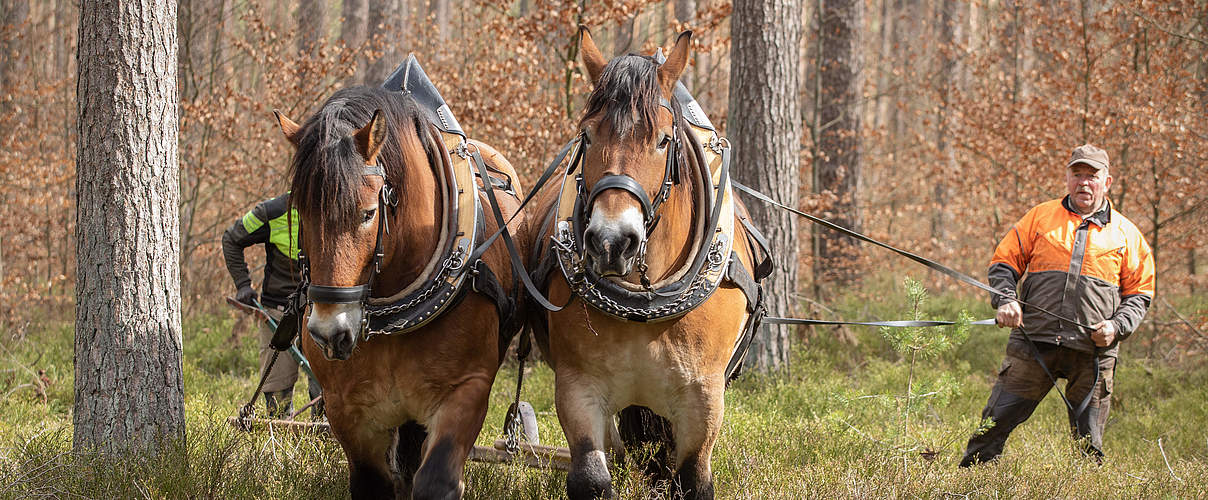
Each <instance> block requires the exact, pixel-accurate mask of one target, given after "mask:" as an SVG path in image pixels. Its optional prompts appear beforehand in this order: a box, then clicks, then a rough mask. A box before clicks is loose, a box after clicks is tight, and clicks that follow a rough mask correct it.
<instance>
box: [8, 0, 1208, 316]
mask: <svg viewBox="0 0 1208 500" xmlns="http://www.w3.org/2000/svg"><path fill="white" fill-rule="evenodd" d="M448 1H449V2H450V3H451V4H452V5H453V8H452V9H451V11H450V12H451V15H450V16H449V19H448V21H447V22H448V25H447V26H445V28H446V29H447V33H448V34H449V36H448V38H447V39H446V40H444V41H441V40H440V37H439V33H440V26H439V24H440V23H439V22H437V20H436V18H435V17H434V14H435V12H436V10H435V9H430V8H429V5H427V2H425V1H424V0H402V1H401V2H399V4H400V5H402V6H403V7H404V8H403V9H402V12H401V14H399V16H396V18H394V19H392V20H390V21H391V22H389V23H386V24H384V25H383V26H380V27H370V28H369V29H368V30H367V33H368V35H369V39H367V40H366V41H365V42H364V43H363V44H360V45H357V46H353V47H346V46H344V45H343V44H342V42H339V41H338V38H339V37H338V35H339V33H340V32H341V26H340V23H341V22H342V21H341V20H340V19H339V12H340V8H341V4H342V2H337V1H331V2H328V14H327V18H328V23H327V28H326V31H325V32H324V33H320V34H318V35H319V36H318V37H317V38H318V40H319V42H318V43H319V46H318V47H317V48H316V50H315V51H314V53H313V54H312V55H305V56H304V55H302V54H300V53H299V52H298V50H297V46H298V37H299V33H298V32H297V29H296V26H297V19H296V18H295V16H294V11H295V9H297V2H296V1H293V2H270V1H267V0H187V1H183V2H181V4H180V5H181V6H180V8H179V12H178V14H179V17H180V20H179V22H178V37H179V39H180V41H181V48H180V53H181V57H180V65H181V68H180V77H179V78H180V88H181V92H180V95H181V103H180V117H181V120H180V123H181V132H180V141H181V143H180V148H179V150H180V158H179V161H180V169H181V207H180V208H181V210H180V216H181V225H180V227H181V248H180V252H181V257H182V258H181V262H182V269H181V279H182V281H183V283H182V285H183V286H182V295H183V297H184V301H185V311H186V314H190V313H197V312H201V311H220V310H221V309H222V307H223V306H222V301H221V298H220V297H221V296H222V295H225V294H229V293H231V292H232V290H231V284H230V282H229V278H228V276H227V274H226V271H225V268H224V267H223V264H222V259H221V248H220V242H219V238H220V236H221V232H222V231H223V230H224V229H225V228H226V227H227V225H229V224H230V223H232V222H233V221H234V220H235V219H236V218H237V217H238V216H240V215H241V214H242V213H243V212H244V211H246V210H247V209H249V208H250V207H251V206H252V205H254V204H255V203H256V202H257V201H259V200H261V199H264V198H267V197H270V196H273V195H275V194H276V193H278V192H279V191H281V190H283V189H285V181H284V174H285V171H286V169H287V167H288V159H289V155H290V153H291V151H290V148H289V146H288V144H287V143H286V142H285V141H284V140H282V138H281V137H280V134H279V132H278V131H277V130H276V128H275V124H274V122H273V120H272V119H271V116H272V114H271V111H272V110H273V109H274V108H277V109H281V110H282V111H284V112H285V113H286V114H287V115H289V116H291V117H292V118H294V119H295V120H301V119H303V118H305V117H306V116H307V115H308V114H309V113H310V112H312V111H313V110H314V109H315V108H316V106H317V105H318V104H319V103H321V102H322V100H323V99H324V98H326V96H328V95H329V94H331V93H332V92H333V91H334V90H336V89H338V88H339V87H340V86H341V85H343V84H344V83H345V82H346V81H348V80H349V79H354V80H358V81H364V82H368V83H370V84H376V83H377V82H380V81H381V80H382V79H383V78H385V77H386V76H387V75H386V74H372V75H370V74H365V75H356V74H354V73H355V71H356V68H358V67H360V68H365V67H367V66H366V63H367V62H373V61H374V60H376V59H377V58H379V57H382V55H383V54H394V56H387V57H398V60H397V61H386V62H387V64H386V66H387V67H393V66H394V65H396V64H397V63H399V62H401V60H402V56H400V55H399V54H401V55H404V56H405V54H406V53H407V52H414V53H415V54H416V55H417V56H418V57H419V58H420V60H421V62H422V63H423V64H424V66H425V69H426V70H427V72H428V74H429V75H430V76H431V77H432V78H433V80H434V81H435V82H436V84H437V86H438V88H439V89H440V90H441V92H442V94H443V95H444V97H445V98H446V100H447V101H449V102H450V104H451V107H452V109H453V110H454V112H455V113H456V114H457V116H458V118H459V119H460V121H461V122H462V125H463V127H464V128H465V129H466V130H467V131H468V132H469V133H470V134H471V135H472V136H474V137H476V138H479V139H482V140H484V141H487V142H489V143H492V144H493V145H495V146H496V147H498V148H499V149H500V150H501V151H503V152H505V154H507V155H508V156H509V158H510V159H511V160H512V161H513V163H514V164H515V165H516V166H517V168H519V169H520V171H521V172H522V173H524V174H527V175H529V176H531V177H535V173H536V172H538V171H539V170H540V169H542V168H543V167H544V166H545V162H546V161H548V159H549V156H550V155H551V154H552V153H553V152H554V151H556V150H557V148H558V147H560V146H561V145H562V144H563V143H564V142H565V141H566V140H568V139H569V138H570V137H571V135H572V134H573V131H574V126H575V125H574V124H575V122H576V121H577V119H578V113H579V112H580V106H581V103H582V101H583V99H584V97H585V96H586V92H587V90H588V86H587V82H586V81H585V78H584V76H583V74H582V73H581V71H580V69H579V63H578V58H577V54H576V53H575V46H574V44H573V43H572V40H573V33H574V32H575V27H576V25H578V24H579V23H583V24H587V25H589V26H592V27H593V33H594V34H595V35H596V38H597V40H598V41H599V42H600V45H601V47H605V48H606V50H605V51H606V52H609V50H607V49H608V48H612V47H614V39H616V38H617V37H618V36H621V31H622V30H621V29H620V27H621V26H622V24H623V23H626V22H627V21H629V20H630V19H635V21H634V23H633V31H632V33H633V34H632V40H633V42H632V43H631V44H630V45H629V47H630V49H629V50H630V51H635V52H649V51H651V50H653V48H654V47H656V46H658V45H659V44H665V43H667V42H669V40H671V39H672V37H673V35H674V33H676V32H677V31H679V30H682V29H686V28H691V29H693V30H695V32H696V35H697V36H696V37H695V38H694V45H695V49H696V51H697V52H696V56H695V59H694V67H692V68H691V69H689V70H688V71H687V72H686V73H685V75H686V76H685V81H686V83H687V84H688V85H689V87H690V88H692V89H693V91H694V93H695V94H696V95H697V96H698V99H700V100H701V102H702V104H703V105H704V107H705V108H706V110H708V111H709V112H710V114H711V115H712V117H713V118H714V122H715V123H717V124H718V125H720V126H722V127H723V129H724V123H725V120H726V116H727V115H728V114H729V113H737V112H743V113H758V110H727V109H725V106H726V102H727V92H728V80H729V76H728V64H729V61H728V52H729V50H728V49H729V43H730V39H729V22H730V20H729V15H730V10H731V9H730V2H729V1H726V0H697V1H696V2H695V4H696V9H697V10H696V12H695V13H693V14H692V15H689V16H682V15H681V16H677V15H676V13H675V12H674V8H675V3H676V2H671V1H650V0H515V1H508V2H503V1H493V0H448ZM9 3H13V2H9ZM15 3H21V2H15ZM28 4H29V7H28V15H26V16H24V18H23V19H19V20H18V21H19V22H16V23H14V22H13V19H14V18H13V16H8V15H6V16H4V18H3V21H4V22H6V24H4V25H3V26H0V48H3V49H4V52H3V53H2V54H0V85H3V88H0V130H4V131H5V133H4V134H0V313H2V315H0V318H2V320H3V321H4V324H6V325H8V327H9V329H11V332H12V334H13V335H20V334H22V332H23V331H24V328H25V326H26V325H28V324H29V322H30V321H34V320H35V316H34V314H33V313H31V312H30V311H49V312H51V313H52V314H60V313H69V311H70V306H71V304H72V303H73V300H74V291H73V285H72V284H73V282H74V274H75V265H76V264H75V262H74V258H75V244H74V243H75V242H74V227H75V224H76V220H75V211H74V200H75V194H74V192H73V191H74V189H75V179H74V169H75V164H74V152H75V135H76V129H75V127H76V125H75V120H74V117H75V114H76V108H75V106H76V103H75V95H74V94H75V85H74V83H75V64H74V59H75V51H74V44H75V36H76V25H75V23H76V22H77V19H76V18H77V12H76V10H75V9H76V7H74V4H72V2H69V1H67V0H55V1H48V2H29V3H28ZM802 4H803V5H802V15H803V16H804V19H806V25H807V26H812V27H811V28H808V29H807V36H806V39H805V40H804V42H803V46H802V47H800V50H801V53H802V57H804V58H806V59H807V61H808V62H807V66H808V65H812V64H813V61H814V60H815V59H814V57H815V54H814V52H813V51H814V49H815V48H816V44H815V40H816V39H817V32H816V26H817V22H816V19H815V15H816V12H815V7H816V5H817V2H802ZM865 7H866V8H865V15H864V20H863V26H864V30H863V32H862V34H861V47H862V48H863V51H864V56H863V57H864V61H865V65H864V71H865V74H864V81H865V87H864V88H865V91H864V96H865V101H864V104H863V106H862V108H861V110H860V112H861V113H864V120H863V123H864V129H863V130H862V131H861V134H860V135H861V139H862V146H861V147H862V148H863V155H862V157H863V159H864V160H863V161H864V164H863V165H862V169H861V171H862V178H861V180H860V188H859V191H858V192H856V193H855V194H854V195H853V194H843V193H838V194H836V193H821V194H811V193H812V188H811V187H810V186H809V185H808V184H809V182H808V180H809V179H810V168H811V161H812V159H813V158H814V155H815V154H827V153H828V152H825V151H818V152H815V151H814V144H813V142H812V139H811V137H810V134H809V133H807V134H806V135H805V136H804V137H802V147H801V158H802V162H801V175H802V178H803V179H804V180H805V182H803V191H805V192H804V193H803V201H802V207H803V208H805V209H807V210H810V211H813V212H818V213H822V212H825V211H826V210H827V209H828V208H829V206H830V205H831V203H833V201H834V200H836V199H837V196H855V197H856V199H857V200H858V203H857V204H858V206H859V207H860V210H861V218H862V220H863V221H864V228H865V229H866V230H867V232H868V233H869V234H870V235H871V236H873V237H876V238H882V239H885V240H887V241H889V242H891V243H893V244H897V245H900V246H903V247H905V248H908V249H912V250H915V251H918V252H920V253H922V254H923V255H927V256H932V257H935V258H937V259H938V260H941V261H944V262H946V263H948V264H950V265H952V266H954V267H957V268H958V269H961V270H964V271H966V272H969V273H970V274H973V275H974V276H979V275H981V273H982V272H983V270H984V267H985V262H986V260H987V258H988V256H989V254H990V250H991V248H992V246H993V245H994V244H995V243H996V242H997V239H998V238H999V237H1000V236H1001V235H1002V234H1004V233H1005V231H1006V230H1007V228H1009V227H1010V225H1011V224H1012V223H1014V221H1015V220H1016V219H1018V218H1019V217H1020V216H1022V214H1023V213H1024V211H1026V210H1027V208H1028V207H1030V206H1031V205H1034V204H1035V203H1037V202H1040V201H1043V200H1046V199H1051V198H1055V197H1058V196H1060V195H1061V194H1062V190H1063V189H1064V188H1063V185H1062V183H1061V175H1062V173H1063V165H1064V159H1065V157H1066V155H1067V154H1068V152H1069V150H1070V149H1071V148H1072V147H1073V146H1075V145H1077V144H1080V143H1083V142H1093V143H1096V144H1098V145H1100V146H1102V147H1104V148H1106V149H1107V150H1108V151H1109V153H1110V154H1111V155H1112V163H1113V169H1112V174H1113V175H1114V176H1115V178H1116V184H1115V186H1114V187H1113V189H1112V198H1113V200H1114V202H1115V203H1116V206H1117V208H1118V209H1120V210H1121V211H1122V212H1123V213H1125V214H1126V215H1128V216H1129V217H1130V218H1131V219H1132V220H1133V221H1134V222H1136V223H1137V224H1138V225H1139V226H1140V227H1141V229H1142V230H1143V231H1144V232H1145V234H1146V235H1147V237H1148V238H1149V241H1150V243H1151V244H1152V245H1153V246H1154V248H1155V251H1156V253H1157V256H1158V266H1159V273H1160V274H1159V280H1160V281H1159V293H1161V294H1163V295H1164V296H1167V297H1172V296H1177V295H1186V294H1188V293H1192V294H1194V293H1200V294H1202V293H1203V290H1205V288H1206V287H1208V277H1206V276H1205V265H1204V263H1203V261H1204V260H1205V259H1208V255H1205V253H1208V248H1205V246H1206V244H1205V242H1206V241H1208V238H1204V237H1203V236H1202V231H1201V230H1200V228H1201V227H1203V226H1204V225H1205V224H1208V176H1205V175H1204V174H1205V173H1206V172H1205V165H1208V161H1206V159H1208V140H1206V139H1208V138H1206V137H1205V135H1206V134H1208V112H1205V110H1206V109H1208V62H1206V61H1208V2H1205V1H1204V0H1173V1H1168V2H1153V1H1143V0H1126V1H1123V2H1103V1H1092V0H1077V1H1074V0H1063V1H1059V2H1019V1H1017V0H999V1H990V0H963V1H949V2H944V1H942V0H929V1H925V2H894V1H892V0H870V1H869V2H866V5H865ZM945 8H948V9H950V10H951V12H949V13H948V14H947V15H945V12H944V9H945ZM6 14H7V13H6ZM677 17H678V18H682V19H688V20H689V22H687V23H680V22H677V21H676V19H677ZM947 19H951V20H952V21H951V22H952V23H953V24H952V25H950V29H951V30H952V32H951V33H950V34H949V35H945V32H944V27H945V25H944V24H943V23H944V22H945V20H947ZM401 27H405V29H403V28H401ZM769 29H772V28H769ZM949 39H950V40H951V43H947V42H946V41H945V40H949ZM816 76H817V71H815V70H814V69H813V68H812V67H811V68H809V69H807V70H806V75H805V78H804V79H803V82H804V85H803V88H802V89H801V97H802V99H803V100H804V102H805V104H804V106H803V109H804V110H806V111H805V116H803V120H805V121H806V123H807V125H806V127H805V129H806V130H810V128H811V125H810V123H811V120H813V119H814V116H816V113H815V111H814V110H815V105H814V103H815V87H814V78H816ZM817 125H819V126H820V127H824V126H825V124H817ZM736 168H753V167H749V166H736ZM810 230H813V229H810ZM801 241H802V242H803V243H806V242H808V241H809V238H808V235H807V234H803V235H802V238H801ZM803 248H804V249H805V250H808V244H806V246H805V247H803ZM255 254H256V253H255V252H249V254H248V256H249V258H250V259H251V260H252V261H253V265H255V264H254V261H255V257H256V256H255ZM860 255H861V256H860V257H859V258H858V260H856V261H855V262H853V263H852V265H854V266H856V267H857V268H858V269H860V270H861V272H862V274H864V275H865V276H869V275H875V274H877V273H884V272H885V271H887V270H888V271H892V272H895V273H899V274H901V273H910V274H914V275H921V274H925V273H923V272H922V271H921V270H919V269H918V268H915V267H913V266H914V265H913V264H911V263H909V262H906V261H904V260H897V259H894V258H886V256H885V254H883V253H880V252H879V251H864V252H862V253H861V254H860ZM809 258H810V257H809V256H808V255H807V254H805V253H803V262H802V269H803V270H808V269H809V268H810V267H809ZM805 276H806V279H807V280H809V279H811V278H810V277H809V276H808V273H805ZM927 279H928V281H929V285H931V286H932V287H933V288H934V287H947V288H949V289H957V288H958V287H957V285H954V284H951V283H949V282H946V281H942V280H940V279H939V278H937V277H928V278H927ZM807 285H808V283H805V284H803V286H802V290H811V288H810V287H809V286H807ZM810 298H811V299H814V300H817V301H819V302H822V303H826V302H827V301H828V300H830V299H832V298H834V297H833V293H832V296H812V297H810ZM1200 302H1202V301H1200ZM1152 311H1153V313H1152V316H1151V318H1153V320H1154V321H1174V320H1175V318H1173V317H1172V316H1170V315H1168V314H1164V311H1165V310H1164V309H1163V308H1161V307H1158V306H1157V305H1155V307H1154V308H1153V309H1152ZM1183 313H1184V316H1188V319H1189V320H1190V321H1191V322H1192V323H1194V324H1196V325H1197V326H1199V327H1200V328H1201V329H1203V328H1204V327H1205V326H1208V311H1204V310H1202V309H1201V310H1191V311H1183Z"/></svg>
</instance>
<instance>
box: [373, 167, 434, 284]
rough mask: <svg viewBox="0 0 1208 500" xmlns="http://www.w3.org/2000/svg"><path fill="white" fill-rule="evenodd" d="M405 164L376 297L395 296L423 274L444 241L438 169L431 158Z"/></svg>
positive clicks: (386, 237) (397, 190) (387, 237)
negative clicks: (441, 230)
mask: <svg viewBox="0 0 1208 500" xmlns="http://www.w3.org/2000/svg"><path fill="white" fill-rule="evenodd" d="M403 164H404V174H403V178H404V179H405V180H404V185H403V186H398V187H396V192H397V193H398V196H399V203H398V206H397V207H395V208H394V210H393V211H392V212H393V213H391V214H390V217H391V220H390V234H389V236H383V237H384V238H385V239H386V241H385V242H384V244H385V245H386V246H385V248H386V249H387V250H386V251H387V252H388V253H389V255H388V257H387V263H386V265H385V267H384V268H383V269H382V275H384V276H387V277H389V278H388V279H384V280H380V281H379V283H381V284H382V286H381V288H380V292H379V291H375V292H374V295H375V296H379V297H382V296H391V295H394V294H396V293H398V292H399V291H401V290H402V289H403V288H404V287H406V286H407V285H409V284H411V283H412V282H413V281H415V280H416V279H418V278H419V277H420V274H421V273H423V271H424V269H425V267H426V266H427V264H428V261H429V260H430V259H431V257H432V254H433V252H435V251H436V245H437V244H438V243H439V241H438V240H439V239H440V228H441V226H442V224H443V218H444V217H443V213H442V212H443V210H442V206H443V203H444V199H443V198H442V195H441V194H440V193H441V192H443V191H439V190H438V188H437V185H436V184H437V181H436V179H437V177H436V176H437V173H436V169H437V168H440V166H439V165H432V164H430V163H429V162H428V161H427V156H426V155H424V154H423V152H420V153H419V154H409V155H408V158H407V161H404V162H403Z"/></svg>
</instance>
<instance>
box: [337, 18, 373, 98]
mask: <svg viewBox="0 0 1208 500" xmlns="http://www.w3.org/2000/svg"><path fill="white" fill-rule="evenodd" d="M367 7H368V5H366V2H365V0H344V23H343V24H341V25H340V41H342V42H344V46H345V47H348V48H349V49H352V50H355V51H357V54H356V55H355V56H354V57H353V63H354V65H355V67H354V68H352V74H351V75H349V76H348V78H346V79H345V85H355V84H356V83H357V82H359V81H361V80H362V78H363V77H362V75H361V73H363V72H364V71H365V58H364V57H362V56H361V55H360V49H361V44H363V43H365V31H366V24H365V23H366V17H367V15H368V11H367Z"/></svg>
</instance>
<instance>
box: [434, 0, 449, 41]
mask: <svg viewBox="0 0 1208 500" xmlns="http://www.w3.org/2000/svg"><path fill="white" fill-rule="evenodd" d="M429 1H430V2H432V3H431V5H429V7H431V9H432V16H433V17H435V18H436V39H437V40H439V41H441V42H444V41H447V40H448V39H449V33H450V31H451V28H450V26H449V22H450V21H451V17H452V16H451V13H450V11H449V0H429Z"/></svg>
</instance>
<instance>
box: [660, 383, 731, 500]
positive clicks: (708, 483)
mask: <svg viewBox="0 0 1208 500" xmlns="http://www.w3.org/2000/svg"><path fill="white" fill-rule="evenodd" d="M724 388H725V382H724V381H723V380H721V379H719V380H717V381H716V383H704V384H702V385H699V386H697V387H694V388H692V389H691V391H690V392H689V395H687V396H686V397H685V398H683V399H682V400H681V401H680V406H679V408H682V409H683V410H681V411H677V412H676V417H675V419H674V421H673V422H672V426H671V430H672V433H673V434H674V435H675V464H676V472H675V484H674V485H673V490H672V496H673V497H674V498H685V499H693V500H698V499H701V500H703V499H712V498H713V468H712V464H711V460H712V458H713V445H714V444H715V443H716V442H717V436H718V434H720V433H721V424H722V414H723V411H724V408H725V401H724V399H723V391H724Z"/></svg>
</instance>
